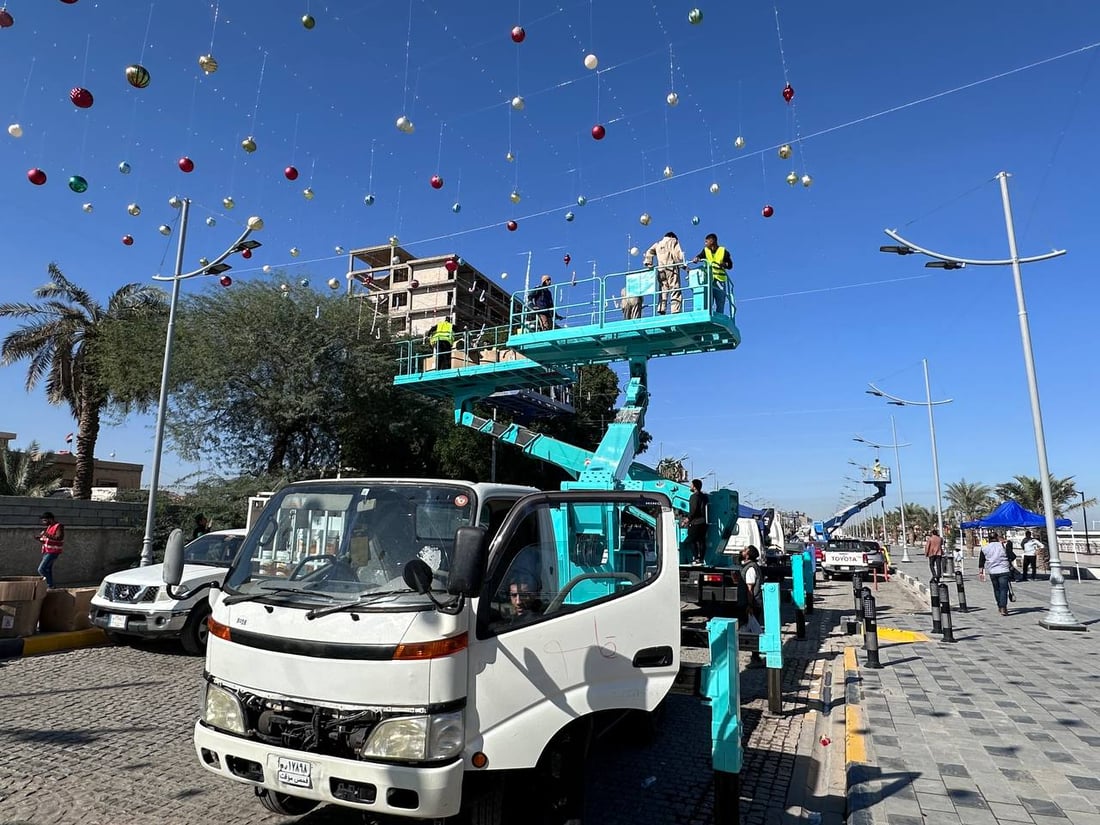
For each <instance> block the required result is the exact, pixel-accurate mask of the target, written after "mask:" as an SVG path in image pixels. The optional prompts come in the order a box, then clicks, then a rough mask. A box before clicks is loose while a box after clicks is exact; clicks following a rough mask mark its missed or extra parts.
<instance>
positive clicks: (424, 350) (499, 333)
mask: <svg viewBox="0 0 1100 825" xmlns="http://www.w3.org/2000/svg"><path fill="white" fill-rule="evenodd" d="M508 336H509V327H507V326H495V327H481V328H479V329H467V330H463V331H461V332H456V333H454V341H452V342H451V368H452V369H454V368H460V367H469V366H481V365H482V364H495V363H499V362H501V361H509V360H516V359H518V358H521V357H522V356H520V355H519V354H517V353H516V352H515V351H513V350H511V349H509V348H508ZM395 344H396V346H397V374H398V375H416V374H418V373H423V372H426V371H431V370H435V369H439V365H438V364H437V363H436V362H435V359H434V355H435V347H434V346H433V345H432V344H431V342H430V336H428V335H422V336H420V337H417V338H406V339H405V340H404V341H397V342H395Z"/></svg>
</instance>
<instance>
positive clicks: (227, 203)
mask: <svg viewBox="0 0 1100 825" xmlns="http://www.w3.org/2000/svg"><path fill="white" fill-rule="evenodd" d="M236 205H237V204H236V203H235V202H234V201H233V199H232V198H230V197H225V198H222V206H224V207H225V208H226V209H232V208H233V207H234V206H236Z"/></svg>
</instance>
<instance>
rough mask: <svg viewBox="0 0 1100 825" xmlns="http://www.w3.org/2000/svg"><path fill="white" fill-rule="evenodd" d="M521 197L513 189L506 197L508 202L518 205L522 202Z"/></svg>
mask: <svg viewBox="0 0 1100 825" xmlns="http://www.w3.org/2000/svg"><path fill="white" fill-rule="evenodd" d="M522 199H523V198H522V196H521V195H520V193H519V192H517V191H516V190H515V189H513V190H512V194H511V195H509V196H508V200H510V201H511V202H512V203H519V202H520V201H521V200H522Z"/></svg>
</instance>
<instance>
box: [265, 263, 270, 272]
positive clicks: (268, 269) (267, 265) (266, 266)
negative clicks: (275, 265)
mask: <svg viewBox="0 0 1100 825" xmlns="http://www.w3.org/2000/svg"><path fill="white" fill-rule="evenodd" d="M264 272H271V264H264Z"/></svg>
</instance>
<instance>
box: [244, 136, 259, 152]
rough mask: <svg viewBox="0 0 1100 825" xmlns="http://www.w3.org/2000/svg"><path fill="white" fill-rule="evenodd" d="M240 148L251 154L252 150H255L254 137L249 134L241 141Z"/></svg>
mask: <svg viewBox="0 0 1100 825" xmlns="http://www.w3.org/2000/svg"><path fill="white" fill-rule="evenodd" d="M241 148H242V149H244V150H245V151H246V152H248V154H250V155H251V154H252V153H253V152H255V151H256V139H255V138H253V137H252V136H251V135H249V136H248V137H246V138H245V139H244V140H242V141H241Z"/></svg>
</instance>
